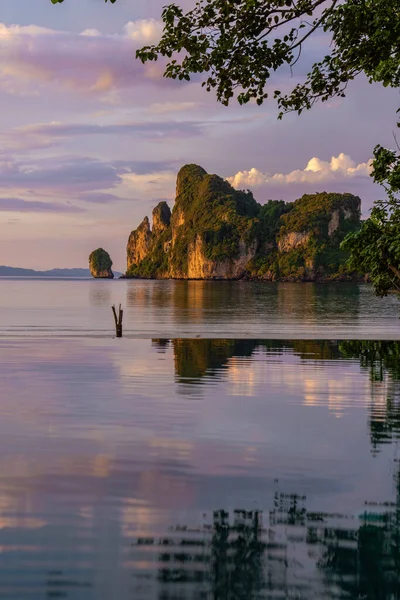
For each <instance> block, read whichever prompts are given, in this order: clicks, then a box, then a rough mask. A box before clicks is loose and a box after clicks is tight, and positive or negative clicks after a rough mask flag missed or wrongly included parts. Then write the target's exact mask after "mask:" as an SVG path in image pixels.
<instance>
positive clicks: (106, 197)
mask: <svg viewBox="0 0 400 600" xmlns="http://www.w3.org/2000/svg"><path fill="white" fill-rule="evenodd" d="M78 199H79V200H82V202H90V203H92V204H110V203H111V202H119V201H120V200H122V198H120V197H119V196H116V195H115V194H108V193H105V192H86V193H84V194H79V196H78Z"/></svg>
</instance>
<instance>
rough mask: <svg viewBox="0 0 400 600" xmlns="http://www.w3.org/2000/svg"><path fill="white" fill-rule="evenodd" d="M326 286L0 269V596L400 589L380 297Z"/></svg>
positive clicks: (393, 346)
mask: <svg viewBox="0 0 400 600" xmlns="http://www.w3.org/2000/svg"><path fill="white" fill-rule="evenodd" d="M246 286H247V287H246ZM329 289H330V291H328V288H318V287H315V286H308V285H305V286H290V285H284V286H258V285H253V284H243V285H242V284H236V285H234V284H226V285H225V284H221V285H220V284H216V285H214V284H202V283H200V282H191V283H184V282H177V283H174V282H155V283H154V282H126V281H121V282H97V281H96V282H54V281H51V282H47V281H44V282H40V281H32V282H26V281H4V280H3V281H0V331H1V338H0V382H1V388H0V465H1V469H0V598H1V599H3V598H4V599H5V600H14V599H17V600H24V599H34V600H36V599H45V598H67V599H69V600H98V599H100V600H103V599H104V600H108V599H112V600H114V599H118V600H200V599H202V600H259V599H260V600H261V599H264V598H265V599H278V598H296V599H300V598H302V599H303V598H304V599H307V600H308V599H312V598H316V599H325V598H327V599H331V598H332V599H333V598H335V599H336V598H340V599H342V598H343V599H347V598H348V599H359V600H361V599H368V600H372V599H376V600H378V599H379V600H393V599H397V598H400V575H399V574H400V463H399V460H398V459H399V458H400V456H399V439H400V342H393V341H392V342H391V341H371V340H369V341H368V340H367V341H366V339H367V338H368V337H371V335H374V334H375V335H377V334H376V332H380V333H381V336H382V337H384V335H387V337H388V338H389V336H393V337H394V336H395V335H398V331H399V328H398V327H399V326H398V312H397V311H398V306H397V304H396V302H397V301H396V300H395V298H389V299H384V300H383V301H377V300H375V299H374V297H373V296H372V295H371V293H370V291H369V288H367V287H366V286H360V287H358V286H347V287H346V286H330V288H329ZM13 299H14V300H15V301H13ZM163 299H164V300H163ZM285 299H286V300H285ZM119 301H122V303H123V304H124V308H125V310H126V313H125V314H126V329H127V330H128V331H129V334H130V335H129V336H126V337H124V338H123V339H121V340H117V339H114V338H113V332H112V328H111V325H112V321H111V324H110V323H105V321H106V320H107V319H108V320H109V319H110V316H111V319H112V315H111V310H110V304H112V302H116V303H118V302H119ZM224 306H225V310H224ZM335 323H336V327H335ZM171 330H174V331H176V332H177V335H174V336H171V337H169V336H165V335H164V334H163V332H164V331H171ZM156 331H157V332H158V333H157V335H152V336H151V337H146V336H147V335H148V333H149V332H154V333H155V332H156ZM221 331H222V332H226V334H229V335H230V339H227V337H228V336H227V335H226V336H225V339H224V338H223V337H218V335H219V334H220V332H221ZM267 331H270V332H271V331H272V332H275V333H276V337H278V336H281V337H283V335H284V334H285V333H286V334H288V333H289V332H290V333H291V336H289V335H287V338H288V339H286V340H285V339H275V340H273V339H266V338H267V337H273V336H272V335H271V336H266V335H265V333H266V332H267ZM246 332H251V333H252V339H251V337H250V338H249V339H244V337H245V333H246ZM256 332H259V333H257V335H255V333H256ZM260 332H261V334H260ZM316 332H317V333H321V336H322V337H324V336H325V337H326V338H329V339H325V340H323V339H320V340H317V339H314V340H312V339H308V340H307V339H294V338H295V337H296V336H297V337H300V336H301V335H305V333H308V337H311V336H312V334H314V335H315V333H316ZM337 332H344V334H346V336H347V337H351V336H352V335H353V336H354V334H357V335H359V337H360V338H362V337H363V338H364V341H359V340H357V339H353V340H349V339H348V340H340V339H339V338H340V336H339V335H337ZM385 332H386V333H385ZM335 333H336V335H335ZM193 334H195V335H201V336H204V337H205V336H208V337H207V339H196V338H195V336H194V335H193ZM135 336H139V337H135ZM140 336H142V337H140ZM185 336H186V337H185ZM190 336H191V337H190ZM235 336H236V338H235ZM346 336H344V337H346ZM290 337H292V339H291V340H290V339H289V338H290ZM234 338H235V339H234ZM240 338H242V339H240ZM264 338H265V339H264ZM335 340H336V341H335Z"/></svg>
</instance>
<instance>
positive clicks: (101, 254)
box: [89, 248, 114, 279]
mask: <svg viewBox="0 0 400 600" xmlns="http://www.w3.org/2000/svg"><path fill="white" fill-rule="evenodd" d="M112 264H113V263H112V260H111V257H110V255H109V254H108V252H106V251H105V250H103V248H97V250H93V252H92V253H91V255H90V256H89V269H90V273H91V275H92V277H95V278H96V279H113V278H114V273H113V272H112V270H111V267H112Z"/></svg>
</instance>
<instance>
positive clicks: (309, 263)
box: [127, 165, 361, 281]
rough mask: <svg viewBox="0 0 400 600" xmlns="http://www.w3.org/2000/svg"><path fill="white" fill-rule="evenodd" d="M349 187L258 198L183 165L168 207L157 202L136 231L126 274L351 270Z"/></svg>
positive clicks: (356, 209) (257, 275)
mask: <svg viewBox="0 0 400 600" xmlns="http://www.w3.org/2000/svg"><path fill="white" fill-rule="evenodd" d="M360 206H361V201H360V198H358V197H357V196H353V195H352V194H328V193H326V192H323V193H320V194H313V195H306V196H303V197H302V198H300V199H299V200H296V201H295V202H292V203H289V202H287V203H286V202H283V201H273V200H270V201H268V202H267V203H266V204H265V205H260V204H258V203H257V202H256V201H255V199H254V198H253V195H252V193H251V192H249V191H247V192H244V191H238V190H235V189H234V188H232V186H231V185H230V184H229V183H228V182H227V181H226V180H224V179H222V178H220V177H218V176H217V175H209V174H208V173H207V172H206V171H205V170H204V169H202V168H201V167H199V166H197V165H186V166H184V167H183V168H182V169H181V170H180V171H179V173H178V177H177V184H176V200H175V204H174V207H173V210H172V212H171V210H170V208H169V206H168V204H167V203H166V202H160V203H159V204H158V205H157V206H156V207H155V209H154V210H153V214H152V226H151V227H150V222H149V219H148V217H145V218H144V220H143V221H142V223H141V224H140V225H139V227H138V228H137V229H136V230H134V231H132V233H131V235H130V237H129V240H128V246H127V276H128V277H147V278H176V279H242V278H254V279H267V280H276V279H285V280H311V281H314V280H317V279H333V278H343V277H348V276H349V274H348V273H347V272H346V267H345V260H346V254H345V253H344V252H343V251H342V250H340V248H339V246H340V242H341V241H342V240H343V238H344V237H345V235H346V234H347V233H348V232H349V231H354V230H355V229H356V228H358V227H359V224H360Z"/></svg>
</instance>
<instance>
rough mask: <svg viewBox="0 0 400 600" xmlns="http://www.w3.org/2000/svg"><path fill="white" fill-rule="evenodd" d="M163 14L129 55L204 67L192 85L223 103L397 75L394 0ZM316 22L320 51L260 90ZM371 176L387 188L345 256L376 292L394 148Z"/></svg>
mask: <svg viewBox="0 0 400 600" xmlns="http://www.w3.org/2000/svg"><path fill="white" fill-rule="evenodd" d="M51 1H52V3H53V4H57V3H61V2H63V1H64V0H51ZM105 1H106V2H107V0H105ZM109 1H110V2H111V3H115V2H116V0H109ZM162 20H163V23H164V30H163V34H162V37H161V39H160V41H159V43H158V44H156V45H151V46H145V47H143V48H141V49H139V50H137V52H136V57H137V58H139V59H140V60H141V61H142V62H143V63H146V62H148V61H155V60H157V59H158V58H159V57H164V58H167V59H168V62H167V64H166V67H165V72H164V76H165V77H167V78H172V79H179V80H186V81H189V80H190V79H191V77H192V76H193V75H198V74H205V75H206V78H205V80H204V81H202V83H201V85H202V86H204V87H205V88H206V89H207V91H211V90H215V92H216V96H217V100H218V101H219V102H221V103H222V104H224V105H228V104H229V102H230V101H231V99H232V98H233V97H236V98H237V100H238V102H239V103H240V104H246V103H247V102H249V101H250V100H255V101H256V102H257V104H259V105H260V104H262V103H263V102H264V101H265V100H266V99H267V98H268V97H269V96H270V95H271V94H272V96H273V98H274V99H275V100H276V101H277V103H278V109H279V118H282V116H283V114H285V113H287V112H290V111H296V112H297V113H298V114H301V113H302V112H303V110H305V109H310V108H311V107H312V106H313V105H314V104H315V102H317V101H318V100H321V101H322V102H325V101H327V100H329V99H330V98H333V97H335V96H338V97H345V95H346V88H347V85H348V83H349V82H350V81H352V80H353V79H355V77H357V76H358V75H360V74H361V73H364V74H365V75H366V76H367V78H368V80H369V82H370V83H373V82H378V83H381V84H382V85H383V86H385V87H392V88H398V87H399V85H400V3H399V0H342V1H341V2H339V1H338V0H297V1H295V0H198V2H196V4H195V6H194V8H192V9H191V10H189V11H187V12H185V11H184V10H183V9H182V8H181V7H179V6H178V5H177V4H170V5H168V6H165V7H164V9H163V11H162ZM318 31H323V32H325V33H326V34H327V35H329V36H330V38H331V44H330V46H329V52H328V53H327V54H326V56H325V57H324V58H323V59H322V60H321V61H319V62H316V63H315V64H314V65H313V66H312V68H311V71H310V72H309V73H308V75H307V76H306V77H305V80H304V81H303V82H302V83H299V84H297V85H296V86H295V87H294V88H293V90H292V91H291V92H290V93H289V94H287V95H283V94H282V93H281V91H280V90H277V89H273V91H272V93H271V92H270V91H269V90H267V84H268V83H269V78H270V76H271V74H272V73H273V72H274V71H277V70H278V69H279V68H280V67H282V66H283V65H287V66H289V67H290V68H291V69H292V68H293V67H294V66H295V65H296V63H297V62H298V60H299V58H300V56H301V53H302V50H303V49H304V48H305V47H306V46H307V44H309V42H310V39H311V38H312V37H313V35H315V33H316V32H318ZM398 126H400V123H398ZM372 177H373V179H374V181H375V182H378V183H382V184H385V187H386V189H387V192H388V198H387V200H385V201H378V202H376V203H375V206H374V208H373V211H372V213H371V217H370V219H367V220H366V221H365V222H364V224H363V226H362V228H361V231H360V233H358V234H352V235H351V236H349V237H348V239H347V240H346V242H345V247H346V248H347V249H348V250H350V252H351V258H350V264H351V266H352V267H353V268H354V269H355V270H359V271H361V272H365V271H367V272H368V273H369V275H370V278H371V281H372V283H373V284H374V287H375V290H376V292H377V293H378V294H379V295H385V294H386V293H387V292H388V291H389V290H391V289H397V290H398V289H400V250H398V240H399V231H400V198H399V197H398V193H399V191H400V152H393V151H391V150H387V149H385V148H382V147H381V146H376V147H375V149H374V161H373V172H372ZM396 194H397V195H396ZM396 244H397V248H396V247H395V245H396Z"/></svg>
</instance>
